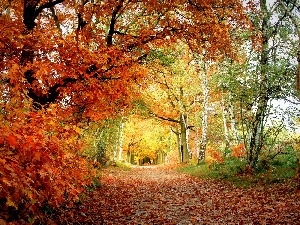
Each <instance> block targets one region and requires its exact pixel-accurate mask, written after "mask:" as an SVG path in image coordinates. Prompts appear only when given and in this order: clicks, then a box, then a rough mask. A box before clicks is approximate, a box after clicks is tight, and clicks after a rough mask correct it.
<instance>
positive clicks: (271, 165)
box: [179, 148, 299, 187]
mask: <svg viewBox="0 0 300 225" xmlns="http://www.w3.org/2000/svg"><path fill="white" fill-rule="evenodd" d="M298 169H299V158H298V154H297V153H296V152H295V151H294V150H293V149H292V148H288V149H287V152H286V153H285V154H281V155H278V157H276V159H274V160H272V161H270V162H268V161H266V160H261V161H259V163H258V166H257V169H256V170H252V169H251V168H249V166H247V162H246V161H245V160H243V159H236V158H227V159H226V160H225V161H224V162H223V163H212V164H207V163H202V164H200V165H196V163H195V162H193V163H190V164H189V165H188V166H186V167H182V168H180V169H179V171H180V172H183V173H187V174H190V175H192V176H196V177H200V178H204V179H217V180H224V181H228V182H230V183H232V184H234V185H236V186H240V187H250V186H254V185H256V184H257V183H261V184H265V185H269V184H273V183H278V182H284V181H287V180H290V179H292V178H294V177H295V176H296V171H297V170H298Z"/></svg>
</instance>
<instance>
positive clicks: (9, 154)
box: [0, 0, 244, 216]
mask: <svg viewBox="0 0 300 225" xmlns="http://www.w3.org/2000/svg"><path fill="white" fill-rule="evenodd" d="M243 19H244V15H243V12H242V4H241V2H239V1H235V0H227V1H217V0H216V1H209V2H207V1H198V0H197V1H196V0H180V1H175V2H172V1H157V0H153V1H148V0H142V1H131V0H118V1H98V0H84V1H82V0H75V1H73V0H24V1H20V0H16V1H11V0H4V1H1V4H0V25H1V28H2V29H1V31H0V73H1V78H0V80H1V87H0V92H1V100H0V108H1V125H0V128H1V135H0V144H1V147H2V148H3V150H2V149H1V153H0V154H1V161H0V162H1V166H0V168H1V169H0V174H1V176H2V178H1V180H0V184H1V186H2V187H4V188H3V189H1V191H0V198H1V202H2V199H4V200H3V202H5V203H4V205H5V207H15V208H18V210H19V211H20V212H21V211H22V209H24V210H25V211H26V210H28V211H30V212H26V213H24V215H25V214H26V215H29V216H31V215H32V214H33V213H34V212H35V211H36V210H37V209H38V208H39V209H41V208H42V207H43V206H44V205H45V204H50V205H51V206H53V207H57V206H59V205H60V204H62V203H63V202H64V201H66V200H75V199H78V196H79V193H80V192H82V191H84V186H85V185H88V184H89V183H90V182H92V176H88V175H94V172H90V171H89V169H88V168H89V167H88V165H87V162H86V161H84V160H83V159H82V158H81V157H80V156H81V154H82V150H83V148H84V143H82V136H81V128H83V127H84V126H85V124H88V123H89V122H90V121H91V120H98V121H99V120H102V121H103V120H108V119H112V118H115V117H116V116H117V115H118V114H119V113H121V112H126V111H127V110H130V108H131V104H132V102H133V101H132V100H133V99H134V98H136V97H137V96H139V94H140V93H139V92H140V87H139V85H137V84H141V83H143V82H144V80H143V79H144V78H145V77H147V75H148V68H146V67H145V62H146V60H145V59H146V57H147V55H148V54H149V52H150V51H151V50H152V49H155V48H157V47H160V46H162V45H164V44H166V43H167V44H168V45H172V44H173V43H176V41H177V40H178V39H185V40H186V41H187V42H188V43H189V45H190V47H191V48H193V49H194V50H195V51H196V50H199V48H205V49H206V50H207V51H208V52H209V53H210V54H209V56H212V55H214V54H220V53H222V52H230V46H231V40H230V31H231V30H232V28H233V27H234V26H236V25H237V24H242V23H243ZM226 21H227V22H226ZM203 40H205V43H206V44H205V45H198V43H202V41H203ZM199 51H200V50H199ZM16 175H18V176H16ZM54 178H55V179H54ZM85 178H86V179H85ZM33 181H37V182H33ZM22 187H25V188H22ZM62 196H64V197H62ZM21 206H22V207H21ZM0 208H3V207H2V205H1V207H0Z"/></svg>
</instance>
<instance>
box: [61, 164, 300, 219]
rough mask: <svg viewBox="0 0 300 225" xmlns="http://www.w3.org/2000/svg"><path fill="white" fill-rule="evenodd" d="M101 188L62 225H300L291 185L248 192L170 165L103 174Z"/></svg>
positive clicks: (64, 214)
mask: <svg viewBox="0 0 300 225" xmlns="http://www.w3.org/2000/svg"><path fill="white" fill-rule="evenodd" d="M102 173H103V177H102V181H101V183H102V185H101V188H99V189H97V190H95V191H93V192H91V193H90V195H89V196H86V198H85V200H83V202H82V203H81V204H79V206H77V207H75V208H74V209H68V210H65V211H61V212H60V215H59V216H58V217H57V218H56V221H58V220H59V221H60V223H61V224H104V225H110V224H112V225H115V224H132V225H146V224H174V225H175V224H177V225H189V224H300V191H299V189H296V188H293V187H292V186H291V185H289V184H274V185H269V186H266V185H257V186H256V187H251V188H247V189H243V188H239V187H235V186H233V185H231V184H228V183H226V182H223V181H217V180H206V179H199V178H196V177H192V176H190V175H187V174H183V173H179V172H177V171H176V169H174V168H170V167H166V166H142V167H134V168H133V169H132V170H129V171H125V170H121V169H117V168H107V169H103V171H102Z"/></svg>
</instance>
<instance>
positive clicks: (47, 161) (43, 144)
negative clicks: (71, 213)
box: [0, 110, 96, 215]
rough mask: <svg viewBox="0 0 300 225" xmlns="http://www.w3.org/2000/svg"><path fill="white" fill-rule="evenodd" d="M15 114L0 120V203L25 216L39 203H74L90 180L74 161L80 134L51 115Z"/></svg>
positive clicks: (80, 163) (89, 174)
mask: <svg viewBox="0 0 300 225" xmlns="http://www.w3.org/2000/svg"><path fill="white" fill-rule="evenodd" d="M18 113H19V112H18V111H16V112H12V111H10V113H8V115H7V117H6V121H5V120H3V119H4V118H3V117H1V120H2V121H1V123H0V130H1V133H0V140H1V143H0V144H1V145H0V164H1V165H2V166H1V167H0V187H1V188H0V199H6V206H12V207H14V208H16V209H20V210H21V209H23V210H24V209H26V210H27V211H26V212H25V213H26V214H28V215H29V214H30V213H38V212H37V210H38V209H39V208H41V207H43V206H44V205H45V204H49V205H50V206H51V207H58V206H59V205H60V204H62V203H63V202H65V201H66V200H72V201H74V200H78V198H79V194H80V193H82V192H84V190H85V187H86V186H87V185H89V184H91V182H92V178H93V177H95V176H96V173H95V171H93V170H91V169H89V165H88V162H87V161H86V160H84V159H83V158H81V157H80V156H79V154H80V151H81V147H82V146H83V143H82V142H81V140H80V139H78V133H79V132H80V129H79V128H78V127H76V126H69V125H63V124H60V122H59V120H58V117H57V116H56V115H55V111H54V113H53V112H52V111H51V110H48V111H42V110H41V111H38V112H30V111H29V112H25V113H23V114H20V115H21V117H20V115H18ZM8 121H10V122H8ZM1 207H3V208H2V210H5V207H4V206H3V205H2V206H1ZM0 212H1V210H0ZM23 213H24V212H23Z"/></svg>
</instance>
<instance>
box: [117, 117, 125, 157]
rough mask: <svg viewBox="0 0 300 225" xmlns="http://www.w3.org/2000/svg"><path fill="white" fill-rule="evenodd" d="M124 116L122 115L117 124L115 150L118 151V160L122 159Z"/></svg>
mask: <svg viewBox="0 0 300 225" xmlns="http://www.w3.org/2000/svg"><path fill="white" fill-rule="evenodd" d="M124 125H125V123H124V118H123V117H122V119H121V123H120V125H119V140H118V146H117V149H116V151H118V160H122V153H123V147H122V146H123V141H124Z"/></svg>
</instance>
